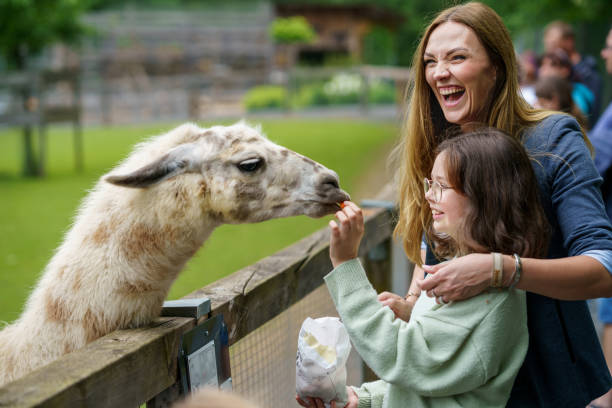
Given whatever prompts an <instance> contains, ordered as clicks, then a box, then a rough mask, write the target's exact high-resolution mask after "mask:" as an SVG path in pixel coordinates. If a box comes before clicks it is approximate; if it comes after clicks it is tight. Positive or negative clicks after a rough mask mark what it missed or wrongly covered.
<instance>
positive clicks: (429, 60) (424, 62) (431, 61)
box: [423, 59, 435, 66]
mask: <svg viewBox="0 0 612 408" xmlns="http://www.w3.org/2000/svg"><path fill="white" fill-rule="evenodd" d="M434 62H435V61H434V60H432V59H426V60H424V61H423V65H425V66H428V65H429V64H433V63H434Z"/></svg>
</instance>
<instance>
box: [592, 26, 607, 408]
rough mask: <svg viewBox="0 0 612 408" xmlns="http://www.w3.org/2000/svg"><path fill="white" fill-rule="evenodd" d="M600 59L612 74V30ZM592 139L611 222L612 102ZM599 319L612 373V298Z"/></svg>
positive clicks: (602, 304) (600, 402)
mask: <svg viewBox="0 0 612 408" xmlns="http://www.w3.org/2000/svg"><path fill="white" fill-rule="evenodd" d="M601 57H602V58H603V60H604V61H605V65H606V71H607V73H608V74H610V75H612V29H610V31H609V32H608V36H607V37H606V43H605V46H604V48H603V49H602V50H601ZM589 138H590V140H591V142H592V143H593V147H594V148H595V166H596V167H597V170H598V171H599V174H601V176H602V177H603V179H604V182H603V184H602V186H601V192H602V195H603V198H604V203H605V205H606V213H607V214H608V217H609V218H610V219H612V174H611V170H610V168H612V103H610V104H609V105H608V107H607V108H606V110H605V111H604V113H603V114H602V115H601V117H600V118H599V120H598V121H597V123H596V124H595V126H594V127H593V130H592V131H591V132H590V133H589ZM598 318H599V320H600V321H601V322H602V323H603V334H602V339H601V343H602V346H603V352H604V356H605V357H606V362H607V364H608V368H609V369H610V371H612V298H602V299H599V310H598ZM590 406H591V407H593V408H595V407H599V408H606V407H612V390H611V391H609V392H608V393H606V394H605V395H603V396H602V397H601V398H598V399H596V400H595V401H593V402H592V403H591V405H590Z"/></svg>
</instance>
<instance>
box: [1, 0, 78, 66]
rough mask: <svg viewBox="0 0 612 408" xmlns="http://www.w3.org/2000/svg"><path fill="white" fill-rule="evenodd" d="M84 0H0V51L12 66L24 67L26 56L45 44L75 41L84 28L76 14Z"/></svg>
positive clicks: (33, 53)
mask: <svg viewBox="0 0 612 408" xmlns="http://www.w3.org/2000/svg"><path fill="white" fill-rule="evenodd" d="M86 8H87V1H77V0H3V1H2V2H0V53H1V54H2V55H3V56H4V58H6V61H7V63H8V65H9V67H11V68H17V69H23V68H25V65H26V61H27V58H28V57H29V56H32V55H36V54H38V53H40V52H41V51H42V50H43V49H44V48H45V47H46V46H48V45H50V44H53V43H56V42H59V41H62V42H76V41H77V40H78V39H79V38H80V37H81V35H82V34H83V33H84V32H85V28H84V26H83V25H82V24H81V23H80V21H79V16H80V15H81V13H82V12H83V11H84V10H85V9H86Z"/></svg>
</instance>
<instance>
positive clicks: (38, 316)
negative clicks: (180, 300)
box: [0, 122, 349, 385]
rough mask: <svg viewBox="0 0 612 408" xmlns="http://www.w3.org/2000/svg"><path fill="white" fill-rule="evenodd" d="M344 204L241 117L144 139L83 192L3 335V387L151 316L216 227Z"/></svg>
mask: <svg viewBox="0 0 612 408" xmlns="http://www.w3.org/2000/svg"><path fill="white" fill-rule="evenodd" d="M348 199H349V197H348V195H347V194H346V193H345V192H344V191H343V190H341V189H340V188H339V186H338V176H337V175H336V173H334V172H333V171H331V170H329V169H327V168H325V167H324V166H322V165H321V164H319V163H316V162H314V161H312V160H310V159H308V158H306V157H304V156H301V155H299V154H297V153H295V152H292V151H290V150H288V149H286V148H284V147H281V146H279V145H276V144H274V143H272V142H271V141H270V140H268V139H267V138H265V137H264V136H263V135H262V134H261V133H260V131H259V129H256V128H253V127H251V126H249V125H247V124H245V123H243V122H239V123H237V124H235V125H232V126H215V127H211V128H208V129H201V128H199V127H197V126H196V125H194V124H185V125H182V126H179V127H178V128H176V129H174V130H171V131H170V132H168V133H166V134H163V135H161V136H157V137H154V138H151V139H150V140H149V141H146V142H143V143H141V144H140V145H138V146H137V147H136V148H135V149H134V151H133V152H132V154H131V155H129V156H128V157H127V159H126V160H125V161H124V162H122V163H121V164H120V165H119V166H117V167H116V168H115V169H113V170H112V171H111V172H110V173H109V174H107V175H105V176H102V178H101V179H100V181H98V183H97V184H96V186H95V187H94V189H93V190H92V191H91V193H90V194H89V195H88V196H87V197H85V199H84V200H83V203H82V204H81V207H80V209H79V210H78V213H77V216H76V218H75V222H74V225H73V227H72V228H71V229H70V231H68V232H67V234H66V236H65V239H64V242H63V243H62V244H61V245H60V247H59V248H58V249H57V251H56V253H55V254H54V256H53V257H52V259H51V261H50V262H49V264H48V265H47V267H46V268H45V270H44V273H43V275H42V277H41V279H40V280H39V282H38V284H37V285H36V287H35V289H34V290H33V292H32V294H31V295H30V297H29V299H28V301H27V303H26V306H25V309H24V312H23V313H22V315H21V316H20V317H19V319H17V320H16V321H15V322H14V323H13V324H10V325H8V326H7V327H5V328H4V329H3V330H2V331H0V385H2V384H5V383H7V382H9V381H12V380H14V379H17V378H19V377H21V376H23V375H24V374H26V373H27V372H29V371H31V370H33V369H34V368H37V367H39V366H42V365H44V364H46V363H48V362H51V361H52V360H54V359H57V358H58V357H60V356H61V355H63V354H65V353H70V352H71V351H73V350H76V349H79V348H81V347H83V346H84V345H86V344H87V343H89V342H91V341H93V340H95V339H97V338H99V337H102V336H104V335H105V334H107V333H110V332H112V331H114V330H117V329H122V328H130V327H138V326H142V325H144V324H146V323H148V322H150V321H151V320H152V319H154V318H155V317H157V316H159V314H160V310H161V306H162V303H163V301H164V299H165V298H166V296H167V294H168V290H169V289H170V286H171V285H172V282H173V281H174V280H175V279H176V277H177V276H178V274H179V272H180V271H181V269H182V268H183V266H184V265H185V263H186V262H187V261H188V260H189V259H190V258H191V257H192V256H193V255H194V254H195V252H196V251H197V250H198V249H199V248H200V246H201V245H202V244H203V243H204V241H205V240H206V239H207V238H208V237H209V235H210V234H211V233H212V231H213V230H214V229H215V228H216V227H218V226H219V225H221V224H224V223H233V224H236V223H253V222H260V221H264V220H268V219H272V218H279V217H288V216H293V215H300V214H305V215H307V216H310V217H321V216H323V215H326V214H330V213H333V212H334V211H335V210H336V209H337V208H338V207H337V204H336V203H338V202H341V201H344V200H348Z"/></svg>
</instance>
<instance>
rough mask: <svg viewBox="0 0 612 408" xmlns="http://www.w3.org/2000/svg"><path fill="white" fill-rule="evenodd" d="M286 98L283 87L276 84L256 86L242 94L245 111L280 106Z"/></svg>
mask: <svg viewBox="0 0 612 408" xmlns="http://www.w3.org/2000/svg"><path fill="white" fill-rule="evenodd" d="M286 100H287V92H286V91H285V88H283V87H282V86H277V85H261V86H256V87H253V88H251V89H249V91H248V92H247V93H246V95H245V96H244V100H243V103H244V107H245V108H246V110H247V111H250V112H252V111H257V110H262V109H270V108H281V107H283V106H284V105H285V101H286Z"/></svg>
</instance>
